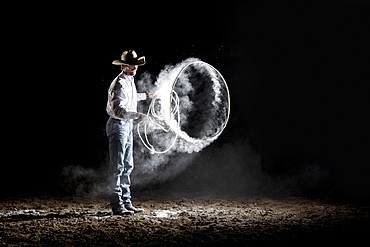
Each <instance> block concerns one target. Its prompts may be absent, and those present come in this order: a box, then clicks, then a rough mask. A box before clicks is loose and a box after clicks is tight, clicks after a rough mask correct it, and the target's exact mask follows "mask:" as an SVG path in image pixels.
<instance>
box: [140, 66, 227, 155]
mask: <svg viewBox="0 0 370 247" xmlns="http://www.w3.org/2000/svg"><path fill="white" fill-rule="evenodd" d="M193 64H202V65H204V66H208V67H209V68H211V69H213V70H214V71H215V72H216V73H217V75H218V76H219V77H220V78H221V80H222V82H223V83H224V86H225V89H226V93H227V113H226V117H225V121H224V122H223V124H222V126H221V127H220V128H219V129H218V131H217V132H216V133H215V134H213V135H211V136H206V137H203V138H198V139H197V138H193V137H189V136H188V135H184V133H185V132H184V131H182V130H181V128H180V99H179V96H178V94H177V93H176V91H175V86H176V83H177V81H178V80H179V78H180V76H181V74H182V73H183V72H184V71H185V69H186V68H187V67H189V66H190V65H193ZM156 100H157V98H153V99H152V101H151V103H150V105H149V108H148V112H147V116H148V119H149V121H140V122H139V123H138V125H137V132H138V134H139V138H140V140H141V142H142V143H143V144H144V146H145V147H146V148H147V149H148V150H149V152H150V153H151V154H155V153H156V154H163V153H166V152H168V151H169V150H170V149H171V148H172V147H173V146H174V145H175V143H176V140H177V138H178V136H179V135H180V136H181V137H183V138H184V139H186V140H187V141H189V142H193V143H195V142H200V141H207V140H209V141H210V140H213V139H215V138H217V137H218V136H219V135H220V134H221V133H222V131H223V130H224V129H225V127H226V125H227V122H228V121H229V116H230V94H229V88H228V86H227V84H226V81H225V79H224V77H223V76H222V74H221V73H220V72H219V71H218V70H217V69H216V68H215V67H213V66H212V65H210V64H208V63H206V62H203V61H194V62H190V63H187V64H185V65H184V66H183V67H182V69H181V70H180V71H179V73H178V74H177V76H176V78H175V80H174V82H173V83H172V90H171V92H170V102H169V114H167V117H166V115H165V114H158V113H157V112H156V110H155V107H154V106H155V102H156ZM175 118H176V119H175ZM148 122H150V123H152V124H154V125H155V126H157V127H158V128H160V129H162V130H163V131H164V132H170V131H172V132H174V133H175V134H176V135H175V137H174V139H173V141H172V143H171V145H170V146H169V147H168V148H167V149H165V150H161V151H157V150H156V149H155V148H154V146H153V145H152V144H151V143H150V142H149V139H148V134H147V127H148ZM163 122H164V123H165V125H166V126H167V127H166V126H163V125H162V124H161V123H163ZM141 124H144V138H143V137H142V135H141V133H140V126H141Z"/></svg>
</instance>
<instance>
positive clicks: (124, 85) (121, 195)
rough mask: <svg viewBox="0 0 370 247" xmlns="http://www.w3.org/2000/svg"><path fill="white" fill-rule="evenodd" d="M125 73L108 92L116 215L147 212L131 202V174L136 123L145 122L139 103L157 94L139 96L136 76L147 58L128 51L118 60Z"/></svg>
mask: <svg viewBox="0 0 370 247" xmlns="http://www.w3.org/2000/svg"><path fill="white" fill-rule="evenodd" d="M113 64H114V65H120V66H121V70H122V72H121V73H120V74H119V75H118V76H117V77H116V78H115V79H114V80H113V82H112V84H111V85H110V87H109V90H108V102H107V108H106V110H107V113H108V114H109V116H110V117H109V119H108V122H107V126H106V132H107V136H108V139H109V165H110V166H109V169H110V172H109V174H110V175H109V176H110V182H111V183H110V184H111V186H110V187H111V190H112V191H111V196H110V200H111V207H112V210H113V214H115V215H126V214H132V213H139V212H143V211H144V210H143V209H140V208H135V207H133V206H132V203H131V191H130V185H131V181H130V174H131V172H132V170H133V169H134V163H133V134H132V129H133V120H136V119H139V120H142V119H143V118H145V117H146V115H145V114H143V113H140V112H137V101H139V100H145V99H147V98H153V95H154V93H137V91H136V86H135V83H134V76H135V75H136V71H137V68H138V66H140V65H144V64H145V57H138V56H137V54H136V52H135V51H133V50H129V51H124V52H123V53H122V56H121V59H119V60H114V61H113Z"/></svg>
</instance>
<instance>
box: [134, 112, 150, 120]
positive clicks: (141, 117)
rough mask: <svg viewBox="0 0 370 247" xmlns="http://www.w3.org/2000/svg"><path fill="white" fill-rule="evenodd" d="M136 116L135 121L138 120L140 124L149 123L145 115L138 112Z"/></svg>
mask: <svg viewBox="0 0 370 247" xmlns="http://www.w3.org/2000/svg"><path fill="white" fill-rule="evenodd" d="M137 114H138V115H137V118H136V120H139V121H140V122H146V121H149V117H148V116H147V115H145V114H144V113H141V112H138V113H137Z"/></svg>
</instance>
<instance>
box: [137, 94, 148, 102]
mask: <svg viewBox="0 0 370 247" xmlns="http://www.w3.org/2000/svg"><path fill="white" fill-rule="evenodd" d="M141 100H146V93H138V94H137V101H141Z"/></svg>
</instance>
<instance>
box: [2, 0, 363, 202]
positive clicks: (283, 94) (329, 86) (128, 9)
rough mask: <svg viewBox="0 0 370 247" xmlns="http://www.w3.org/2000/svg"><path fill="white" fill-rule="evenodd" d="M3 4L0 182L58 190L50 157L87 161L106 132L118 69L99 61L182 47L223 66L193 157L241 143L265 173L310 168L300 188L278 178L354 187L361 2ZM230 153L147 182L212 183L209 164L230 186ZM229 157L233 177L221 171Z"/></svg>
mask: <svg viewBox="0 0 370 247" xmlns="http://www.w3.org/2000/svg"><path fill="white" fill-rule="evenodd" d="M41 7H42V11H41V10H39V9H40V8H41ZM14 10H15V13H14V15H13V17H14V18H19V20H20V22H21V24H19V25H17V26H13V27H12V28H7V30H6V31H7V32H9V33H7V34H6V35H5V37H6V40H7V41H9V45H6V46H4V48H3V49H4V51H5V52H6V53H9V54H10V55H11V60H10V63H9V64H8V65H7V67H6V70H7V71H5V72H10V75H11V77H9V78H8V79H7V82H6V83H5V84H6V85H4V91H3V92H4V93H5V94H4V96H7V94H9V96H10V97H11V98H12V101H11V102H9V101H8V100H6V103H5V104H4V106H5V107H4V108H5V109H6V111H5V114H4V122H6V125H5V126H6V127H4V134H5V135H7V136H9V137H10V138H9V140H7V141H6V145H7V148H6V149H5V150H4V154H3V157H4V158H3V165H2V167H3V172H2V177H3V178H2V181H3V186H2V188H4V189H2V194H3V195H5V196H11V195H15V194H30V193H36V192H37V193H39V192H55V191H63V188H60V183H59V181H58V179H59V174H60V171H61V169H62V168H63V167H65V166H74V165H75V166H82V167H92V168H94V167H100V166H101V164H102V162H104V160H105V155H106V152H107V145H108V143H107V140H106V139H105V136H104V128H105V123H106V120H107V118H108V116H107V114H106V112H105V105H106V100H107V99H106V97H107V96H106V92H107V89H108V87H109V85H110V83H111V81H112V80H113V79H114V77H115V76H116V75H117V74H118V73H119V69H118V67H115V66H113V65H111V62H112V61H113V60H114V59H117V58H119V56H120V55H121V53H122V51H124V50H128V49H135V50H136V51H137V53H138V55H139V56H142V55H145V56H146V59H147V64H146V65H145V66H143V67H140V68H139V72H138V75H137V78H138V77H139V76H140V74H141V73H142V72H144V71H148V72H150V73H152V74H153V75H155V76H156V75H158V73H159V72H160V70H161V69H163V68H164V65H166V64H175V63H178V62H180V61H182V60H184V59H186V58H188V57H197V58H200V59H202V60H203V61H205V62H207V63H210V64H212V65H213V66H215V67H216V68H217V69H218V70H219V71H220V72H221V73H222V74H223V76H224V77H225V79H226V81H227V83H228V86H229V89H230V93H231V102H232V106H231V116H230V121H229V124H228V126H227V128H226V129H225V132H224V133H223V134H222V135H221V136H220V138H219V139H218V140H217V141H216V142H215V143H213V144H212V145H211V146H210V147H208V148H206V150H204V151H203V152H202V153H200V154H198V157H197V158H196V159H195V161H194V163H198V164H199V162H197V160H198V161H199V160H203V159H205V157H209V156H212V155H214V151H215V150H223V148H224V147H235V148H233V150H234V152H235V150H237V151H238V152H239V153H243V150H244V148H246V149H248V150H251V149H252V150H253V153H255V154H257V155H258V157H259V159H260V163H261V167H260V170H261V171H260V172H261V173H262V174H264V175H267V176H268V177H269V178H273V179H271V180H269V181H270V182H271V181H281V180H284V179H287V178H290V179H291V178H294V177H295V176H296V177H299V178H301V177H302V173H304V174H307V176H308V177H305V179H306V180H314V181H315V182H314V184H313V185H312V184H311V185H310V187H309V189H307V188H305V185H304V184H302V183H291V184H289V183H288V185H289V186H286V187H288V190H289V191H294V193H298V194H299V195H316V196H320V197H321V196H325V195H326V194H327V193H328V192H330V196H336V197H338V198H351V199H367V198H368V196H369V192H368V191H369V189H370V183H369V179H368V176H367V174H368V173H367V170H368V164H369V160H368V155H367V152H368V145H367V135H366V134H367V133H366V132H367V127H368V120H367V119H368V117H367V115H368V114H367V113H368V106H367V105H366V100H365V99H366V98H367V95H368V89H367V87H366V86H367V84H368V82H369V80H370V75H369V74H370V72H369V64H370V62H369V55H370V52H369V44H370V38H369V37H370V35H369V30H370V4H369V2H368V1H360V0H355V1H353V0H352V1H349V0H348V1H346V0H332V1H329V0H322V1H312V0H311V1H306V0H302V1H267V0H265V1H263V0H261V1H257V0H256V1H239V2H235V3H234V2H230V1H228V2H223V3H222V4H219V3H208V4H207V3H206V4H203V3H201V2H176V3H175V2H171V3H169V4H163V5H161V4H158V3H157V2H153V3H150V4H146V3H144V2H140V3H138V4H134V3H129V2H126V3H120V4H116V5H113V4H112V5H108V4H105V3H90V4H88V5H84V6H83V5H76V6H74V5H63V4H62V3H60V4H52V5H50V6H35V5H33V4H31V5H30V6H22V9H18V7H16V8H15V9H14ZM7 44H8V43H7ZM225 150H229V149H225ZM247 153H248V152H247ZM236 155H237V154H236ZM241 157H245V156H241ZM246 159H248V157H246ZM225 163H227V164H225ZM240 164H243V166H248V164H246V163H245V162H244V163H243V162H232V161H230V162H227V161H226V162H219V163H217V162H214V164H213V165H212V166H210V165H209V164H208V163H207V162H204V166H199V165H198V166H195V165H190V166H189V167H190V168H191V169H187V170H185V171H184V172H183V173H181V174H179V175H178V176H177V177H176V178H174V179H172V180H171V181H169V182H167V183H165V184H157V185H155V186H153V188H156V189H161V188H166V189H168V188H180V187H184V185H185V186H186V185H188V184H190V183H191V184H195V185H197V186H198V187H199V188H205V187H207V186H209V187H210V188H211V187H215V188H218V187H217V186H214V184H217V183H218V182H219V181H218V179H220V177H221V175H215V174H223V175H222V177H223V178H224V180H226V181H227V182H226V183H225V182H223V188H226V187H227V188H230V189H229V190H224V192H232V191H238V190H237V189H236V188H237V185H236V184H240V182H241V181H243V176H245V178H246V179H247V178H250V176H251V175H250V174H247V173H248V171H249V170H248V169H246V168H243V167H239V166H240ZM307 167H310V169H311V168H312V167H313V168H312V169H315V171H317V172H316V173H315V172H314V173H307V172H305V171H307V169H308V168H307ZM208 168H210V169H208ZM211 170H212V171H211ZM233 170H235V171H238V173H239V175H240V176H239V178H238V179H237V180H235V179H233V178H234V177H233V175H231V177H228V174H230V173H231V174H232V171H233ZM230 171H231V172H230ZM324 171H325V172H324ZM321 172H324V173H325V174H324V175H322V174H321V175H320V174H317V173H321ZM195 174H196V175H195ZM210 174H211V175H212V176H211V175H210ZM311 175H312V176H316V177H309V176H311ZM317 178H319V179H317ZM289 181H291V180H289ZM335 185H337V186H335ZM161 186H162V187H161ZM334 186H335V187H334ZM272 187H273V186H271V188H272ZM331 189H333V190H332V191H331ZM242 191H243V192H245V193H247V192H248V189H247V188H246V189H245V190H242ZM254 192H255V191H254ZM264 192H265V191H264Z"/></svg>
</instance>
